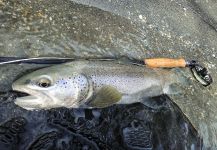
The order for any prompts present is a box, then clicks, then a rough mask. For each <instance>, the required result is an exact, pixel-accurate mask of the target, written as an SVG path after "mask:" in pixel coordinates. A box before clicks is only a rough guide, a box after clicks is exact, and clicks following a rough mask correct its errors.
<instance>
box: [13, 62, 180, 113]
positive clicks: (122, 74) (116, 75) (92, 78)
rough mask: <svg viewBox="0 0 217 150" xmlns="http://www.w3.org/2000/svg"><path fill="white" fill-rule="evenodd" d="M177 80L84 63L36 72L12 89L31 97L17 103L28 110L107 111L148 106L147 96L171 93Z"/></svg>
mask: <svg viewBox="0 0 217 150" xmlns="http://www.w3.org/2000/svg"><path fill="white" fill-rule="evenodd" d="M177 81H178V80H177V76H175V75H174V73H172V72H171V71H170V70H169V69H151V68H146V67H144V66H137V65H130V64H124V63H118V62H116V61H96V60H95V61H93V60H91V61H90V60H89V61H87V60H80V61H72V62H70V63H65V64H61V65H54V66H51V67H47V68H43V69H39V70H36V71H34V72H32V73H30V74H27V75H24V76H23V77H21V78H20V79H18V80H17V81H15V82H14V83H13V85H12V88H13V90H16V91H20V92H24V93H27V94H29V96H25V97H18V98H17V99H16V100H15V104H17V105H19V106H20V107H23V108H24V109H27V110H32V109H50V108H56V107H67V108H103V107H107V106H111V105H113V104H130V103H135V102H142V103H145V100H144V97H153V96H157V95H160V94H169V93H170V92H171V90H170V85H171V84H173V83H175V82H177ZM141 97H143V98H142V99H141Z"/></svg>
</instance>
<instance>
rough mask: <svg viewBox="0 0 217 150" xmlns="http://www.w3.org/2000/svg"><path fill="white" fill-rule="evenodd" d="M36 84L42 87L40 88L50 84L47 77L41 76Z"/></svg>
mask: <svg viewBox="0 0 217 150" xmlns="http://www.w3.org/2000/svg"><path fill="white" fill-rule="evenodd" d="M37 84H38V86H40V87H42V88H47V87H49V86H51V81H50V80H49V79H47V78H42V79H40V80H39V81H38V83H37Z"/></svg>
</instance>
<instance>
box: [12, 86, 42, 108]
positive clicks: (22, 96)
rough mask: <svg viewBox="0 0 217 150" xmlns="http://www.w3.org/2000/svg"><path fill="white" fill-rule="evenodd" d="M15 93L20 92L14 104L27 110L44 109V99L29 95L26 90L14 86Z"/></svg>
mask: <svg viewBox="0 0 217 150" xmlns="http://www.w3.org/2000/svg"><path fill="white" fill-rule="evenodd" d="M12 89H13V91H16V92H18V94H17V97H16V99H15V101H14V103H15V104H16V105H18V106H20V107H22V108H24V109H26V110H33V109H39V108H41V107H42V99H41V98H39V97H36V96H34V95H32V94H29V92H27V91H26V90H25V89H24V88H22V87H20V86H16V85H12Z"/></svg>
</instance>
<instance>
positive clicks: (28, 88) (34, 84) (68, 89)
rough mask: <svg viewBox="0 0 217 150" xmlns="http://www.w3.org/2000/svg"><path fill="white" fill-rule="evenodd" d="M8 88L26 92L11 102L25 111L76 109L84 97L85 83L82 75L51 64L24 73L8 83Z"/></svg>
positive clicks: (85, 94) (85, 93) (86, 92)
mask: <svg viewBox="0 0 217 150" xmlns="http://www.w3.org/2000/svg"><path fill="white" fill-rule="evenodd" d="M69 72H70V73H69ZM12 89H13V90H15V91H19V92H23V93H27V94H29V96H24V97H18V98H17V99H16V100H15V104H17V105H19V106H20V107H22V108H24V109H27V110H32V109H50V108H56V107H68V108H69V107H70V108H71V107H73V108H76V107H79V105H80V104H81V102H82V100H84V99H85V98H87V96H88V94H89V83H88V79H87V78H86V76H85V75H83V74H80V73H76V72H73V73H72V72H71V70H70V68H67V67H62V68H58V69H57V68H56V66H55V67H48V68H43V69H40V70H37V71H34V72H32V73H30V74H27V75H24V76H23V77H21V78H19V79H18V80H16V81H15V82H14V83H13V84H12Z"/></svg>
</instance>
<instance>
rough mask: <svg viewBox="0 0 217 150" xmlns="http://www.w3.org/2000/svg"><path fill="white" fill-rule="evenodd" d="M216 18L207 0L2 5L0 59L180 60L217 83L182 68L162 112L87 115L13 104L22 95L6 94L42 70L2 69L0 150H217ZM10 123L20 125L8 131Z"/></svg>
mask: <svg viewBox="0 0 217 150" xmlns="http://www.w3.org/2000/svg"><path fill="white" fill-rule="evenodd" d="M216 13H217V3H216V2H215V1H209V0H206V1H196V0H195V1H186V0H181V1H180V0H171V1H169V0H167V1H163V0H159V1H144V0H137V1H130V0H125V1H122V0H108V1H107V0H100V1H99V0H81V1H77V0H74V1H73V0H71V1H69V0H66V1H61V0H56V1H51V0H47V1H42V0H35V1H31V0H23V1H14V0H0V56H20V57H39V56H61V57H73V58H104V57H119V56H127V57H132V58H136V59H142V58H148V57H174V58H177V57H184V58H186V59H196V60H198V61H199V62H201V63H202V64H203V65H204V66H206V67H207V68H208V69H209V71H210V73H211V74H212V76H213V80H214V83H213V84H212V85H211V86H209V87H203V86H202V85H200V84H199V83H198V82H197V81H196V80H195V79H194V78H192V75H191V72H190V71H189V70H188V69H177V72H179V73H180V74H182V77H183V78H184V80H185V82H186V84H185V86H183V87H180V86H179V85H177V86H179V89H180V91H181V93H180V94H178V95H170V98H169V97H167V96H161V97H157V99H161V98H162V99H163V100H165V101H166V102H164V103H166V106H165V108H164V109H163V110H154V111H153V110H150V109H149V108H146V107H145V106H142V105H140V104H136V105H129V106H114V107H111V108H107V109H103V110H100V109H99V110H98V109H97V110H93V111H91V112H90V110H82V109H81V110H80V109H78V110H77V109H76V110H74V109H72V110H71V111H69V110H67V109H64V108H61V109H55V110H50V111H37V112H35V111H33V112H29V111H26V110H23V109H22V108H19V107H17V106H15V105H14V104H13V99H14V97H15V96H16V93H13V92H8V91H10V90H11V83H12V82H13V80H15V79H16V78H17V77H18V76H19V75H20V74H22V73H24V72H26V71H27V70H28V71H29V70H32V69H35V68H39V67H41V66H38V65H5V66H0V71H1V75H0V91H2V95H1V96H0V100H1V106H0V111H1V115H0V121H1V128H2V129H1V130H2V132H1V135H0V139H2V140H1V141H3V142H2V143H1V144H3V145H4V146H5V147H6V148H7V147H8V146H9V147H10V146H11V145H15V147H19V148H20V149H28V148H29V149H31V148H32V149H34V148H35V149H40V148H41V149H42V148H45V149H48V148H51V147H52V146H53V147H55V146H56V147H58V146H59V147H61V146H62V145H63V147H64V143H65V147H67V146H68V147H70V143H71V146H72V145H75V146H78V147H79V146H80V147H82V148H83V149H85V148H86V149H88V148H89V149H91V148H92V149H97V148H98V149H115V148H116V149H117V148H119V149H162V148H164V149H168V148H169V149H174V148H175V149H179V148H181V149H184V148H187V149H190V148H192V149H194V148H195V149H197V148H198V147H203V148H205V149H208V148H210V149H216V148H217V116H216V114H217V98H216V95H217V92H216V89H217V85H216V84H215V81H216V78H217V75H216V73H215V72H216V69H217V68H216V63H217V59H216V57H217V53H216V49H217V43H216V40H217V32H216V31H217V16H216V15H215V14H216ZM5 92H6V93H5ZM171 102H175V104H176V105H174V104H171ZM122 107H123V108H122ZM179 108H180V109H179ZM121 110H122V111H121ZM124 113H126V115H127V116H128V117H127V116H124V115H120V114H124ZM90 114H92V115H90ZM89 115H90V116H89ZM159 116H161V117H162V118H164V119H162V118H161V117H159ZM14 124H15V125H18V126H19V127H18V128H16V129H11V126H12V125H14ZM108 124H109V125H108ZM14 130H16V132H15V131H14ZM195 130H196V131H197V132H196V131H195ZM11 132H12V133H13V132H15V133H16V134H15V133H14V134H15V135H14V134H12V135H14V136H13V138H12V137H10V135H11ZM59 132H64V133H65V134H64V136H63V135H60V134H59ZM115 133H117V134H115ZM139 133H141V135H140V134H139ZM6 135H7V136H6ZM8 137H9V138H8ZM165 137H166V138H165ZM5 138H6V140H5ZM132 139H138V140H135V142H133V141H134V140H132ZM201 139H202V140H201ZM76 140H77V141H76ZM1 141H0V142H1ZM58 141H61V142H62V143H61V142H58ZM79 141H80V142H79ZM114 141H115V142H114ZM141 141H142V142H141ZM5 143H6V144H5ZM7 143H9V144H8V145H7ZM11 143H13V144H11ZM40 143H44V146H45V147H40V145H42V144H40ZM54 143H55V144H54ZM72 143H74V144H72ZM75 143H76V144H75ZM198 143H199V144H198ZM60 145H61V146H60ZM198 145H199V146H198ZM78 147H77V148H78ZM10 148H11V149H13V148H14V147H13V146H12V147H10ZM75 148H76V147H75ZM51 149H52V148H51ZM65 149H66V148H65ZM68 149H69V148H68Z"/></svg>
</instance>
